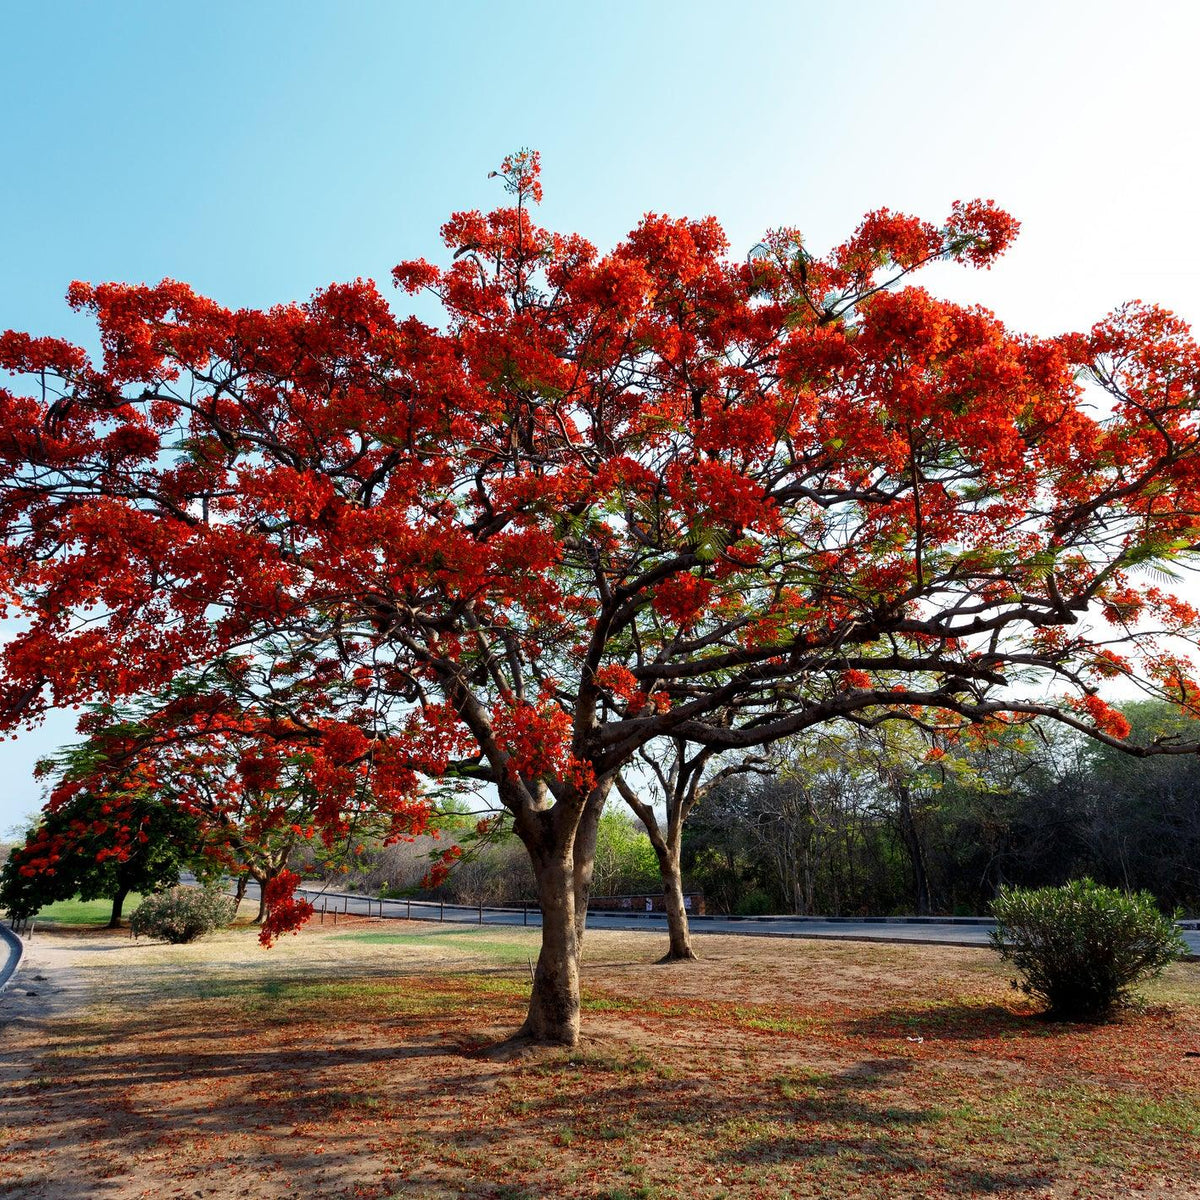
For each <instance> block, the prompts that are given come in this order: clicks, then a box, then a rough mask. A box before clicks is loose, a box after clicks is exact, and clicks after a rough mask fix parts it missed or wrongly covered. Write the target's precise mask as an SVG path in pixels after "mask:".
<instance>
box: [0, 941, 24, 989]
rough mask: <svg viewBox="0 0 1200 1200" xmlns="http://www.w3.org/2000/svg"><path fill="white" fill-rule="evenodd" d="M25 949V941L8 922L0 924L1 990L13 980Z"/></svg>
mask: <svg viewBox="0 0 1200 1200" xmlns="http://www.w3.org/2000/svg"><path fill="white" fill-rule="evenodd" d="M24 951H25V943H24V942H22V941H21V939H20V938H19V937H17V935H16V934H15V933H13V932H12V931H11V930H10V929H9V928H8V925H7V924H0V992H2V991H4V989H5V988H6V987H8V985H9V984H10V983H11V982H12V980H13V976H14V975H15V974H16V973H17V967H18V966H19V965H20V962H21V956H22V955H23V953H24Z"/></svg>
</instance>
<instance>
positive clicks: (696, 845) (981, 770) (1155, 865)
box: [6, 702, 1200, 915]
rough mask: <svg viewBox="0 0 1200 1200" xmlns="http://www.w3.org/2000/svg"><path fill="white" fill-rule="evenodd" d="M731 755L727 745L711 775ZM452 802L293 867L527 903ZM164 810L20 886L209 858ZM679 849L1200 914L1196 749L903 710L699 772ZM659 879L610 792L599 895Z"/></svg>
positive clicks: (709, 895) (953, 906)
mask: <svg viewBox="0 0 1200 1200" xmlns="http://www.w3.org/2000/svg"><path fill="white" fill-rule="evenodd" d="M1122 712H1123V713H1124V715H1125V717H1126V719H1127V720H1129V722H1130V725H1131V726H1132V728H1133V735H1134V736H1135V737H1139V738H1151V737H1156V736H1163V735H1167V736H1170V735H1171V734H1173V733H1175V734H1178V735H1179V736H1180V737H1186V736H1187V731H1186V728H1185V725H1184V724H1183V722H1184V720H1185V719H1184V718H1181V717H1179V716H1178V715H1177V713H1175V712H1173V711H1172V710H1171V709H1169V708H1168V707H1167V706H1165V705H1160V704H1156V703H1151V702H1144V703H1135V704H1129V705H1126V706H1124V708H1123V709H1122ZM1192 736H1194V734H1193V735H1192ZM727 767H728V764H724V766H722V764H721V763H720V762H719V761H718V762H717V763H716V764H715V765H714V772H715V771H716V770H721V769H727ZM643 782H646V783H648V780H646V781H643ZM648 793H649V789H647V794H648ZM89 803H90V804H91V805H92V807H95V808H97V810H98V808H99V807H100V806H101V805H102V804H103V797H84V796H81V797H80V798H79V800H78V801H77V802H76V804H74V805H73V806H72V807H71V809H70V810H69V811H66V812H64V813H63V814H62V815H61V816H60V817H58V818H54V819H57V820H60V821H61V820H70V819H78V818H79V817H80V816H83V817H85V818H91V817H94V816H95V814H94V813H91V812H89V811H85V810H87V807H88V804H89ZM460 807H462V811H456V808H455V805H454V804H453V803H449V804H447V805H446V806H445V809H444V811H443V813H442V815H441V817H440V818H439V821H438V823H437V824H438V829H437V833H436V835H433V834H429V835H423V836H421V837H418V838H416V839H412V840H401V841H398V842H393V843H390V844H389V843H388V842H387V841H386V840H385V839H384V838H383V837H380V836H372V835H371V834H370V832H369V831H364V832H363V833H361V834H356V835H355V836H352V837H349V838H347V839H345V840H343V841H341V842H339V843H338V844H336V845H335V846H333V847H332V848H327V847H324V846H322V844H321V843H320V841H319V840H307V839H299V842H298V844H297V845H295V847H294V848H292V849H291V858H290V862H289V864H288V865H289V866H290V868H291V869H292V870H295V871H297V872H299V873H300V874H301V875H303V876H304V877H305V878H307V879H317V880H323V881H325V882H326V883H327V884H328V885H329V886H330V887H331V889H333V890H353V891H363V892H367V893H369V894H372V895H392V896H403V895H411V896H414V897H418V898H426V899H445V900H448V901H454V902H457V903H463V904H521V903H526V902H532V901H533V900H534V897H535V895H536V888H535V884H534V879H533V874H532V871H531V870H530V867H529V863H528V856H527V855H526V854H525V853H524V851H523V849H522V847H521V845H520V843H519V842H518V841H517V840H516V839H515V838H513V837H512V836H511V832H510V831H509V830H507V829H506V828H505V827H504V826H503V825H498V826H493V825H487V826H485V827H484V832H482V833H480V832H479V831H478V829H477V817H478V814H477V813H472V812H469V811H467V810H466V807H465V805H464V806H460ZM76 809H78V810H79V811H75V810H76ZM148 811H149V810H148ZM154 816H155V820H154V822H153V823H151V822H149V821H148V822H147V825H146V828H147V830H148V831H149V832H150V833H151V835H152V836H151V837H150V838H149V840H148V841H147V842H146V843H144V853H143V854H142V855H140V856H139V857H137V858H135V859H134V861H133V862H132V863H130V864H128V865H127V864H119V863H116V862H115V861H109V862H107V863H103V864H96V863H95V862H94V857H93V853H92V850H93V848H91V847H90V846H89V847H88V849H87V851H86V853H85V854H84V855H83V858H82V860H81V863H80V864H79V869H78V871H77V873H76V876H69V873H68V872H66V871H64V876H69V877H67V878H62V879H59V880H57V882H56V883H55V884H54V886H53V887H50V886H49V883H50V881H49V880H47V879H45V878H40V879H38V880H37V881H36V886H34V885H35V881H34V880H32V879H29V878H25V879H20V878H19V877H18V876H17V873H16V871H15V869H14V868H13V867H10V868H9V869H8V871H7V875H8V876H9V883H8V887H7V889H6V890H7V892H8V893H9V894H8V896H7V898H8V900H9V901H10V902H11V901H12V900H13V899H15V898H16V895H17V892H18V890H24V889H29V890H39V891H45V892H46V895H45V897H44V901H43V902H46V903H48V902H49V901H50V900H51V899H57V898H64V897H65V896H66V895H67V894H69V893H70V892H72V891H79V892H82V893H84V894H85V896H95V895H105V896H108V897H109V898H118V899H119V898H120V897H121V896H122V895H123V892H124V890H127V889H128V887H129V886H133V887H134V888H135V889H145V890H148V889H150V888H151V887H155V886H167V885H168V884H170V883H171V882H174V879H175V877H176V875H177V872H178V869H179V868H180V867H181V866H182V867H185V868H186V867H187V866H188V865H189V864H194V863H195V862H196V861H199V860H200V857H201V855H200V847H199V845H195V846H193V845H191V844H189V829H192V827H193V825H194V822H193V823H192V824H189V823H188V822H185V821H178V820H177V821H174V822H173V823H170V825H169V826H168V825H167V824H166V823H163V822H160V821H159V820H158V814H157V811H155V813H154ZM38 828H39V827H38V826H36V825H35V826H34V827H32V828H31V830H30V832H29V834H28V839H29V840H30V841H33V840H34V839H35V838H36V836H37V831H38ZM289 847H290V843H289ZM453 848H459V849H461V851H462V853H461V857H457V855H458V852H459V851H458V849H454V853H453V854H451V855H450V858H451V859H452V860H453V869H452V870H450V871H449V872H448V873H446V874H444V875H443V874H442V873H441V872H439V871H437V870H434V869H433V868H434V867H435V865H436V864H437V863H438V862H439V861H442V860H444V859H445V858H446V856H447V850H448V849H453ZM139 849H142V847H139ZM143 858H144V859H145V860H146V861H145V862H144V863H143V861H142V859H143ZM681 858H682V865H683V875H684V887H685V889H686V890H688V891H699V892H703V893H704V896H705V901H706V904H707V908H708V911H709V912H731V913H744V914H749V913H765V912H779V913H783V912H795V913H806V914H828V915H855V914H893V913H896V914H899V913H945V914H960V915H968V914H980V913H985V912H987V910H988V906H989V905H990V903H991V901H992V900H993V899H994V898H995V896H996V894H997V892H998V891H999V889H1000V887H1001V886H1002V885H1004V884H1018V885H1022V886H1029V887H1036V886H1043V885H1049V884H1060V883H1063V882H1065V881H1066V880H1068V879H1074V878H1079V877H1081V876H1084V875H1090V876H1092V877H1093V878H1095V879H1097V880H1099V881H1100V882H1102V883H1106V884H1109V885H1112V886H1116V887H1120V888H1123V889H1126V890H1135V891H1136V890H1143V889H1144V890H1147V891H1150V892H1152V893H1153V894H1154V895H1155V896H1156V897H1157V898H1158V900H1159V902H1160V904H1161V905H1162V906H1163V907H1164V908H1165V909H1167V910H1172V909H1174V908H1177V907H1178V908H1182V909H1184V910H1185V911H1187V912H1189V913H1194V912H1197V911H1200V763H1198V762H1197V761H1196V760H1195V759H1193V758H1191V757H1164V758H1153V759H1149V760H1145V759H1131V758H1129V757H1127V756H1125V755H1123V754H1121V753H1120V752H1118V751H1115V750H1111V749H1109V748H1107V747H1105V746H1102V745H1099V744H1097V743H1096V742H1094V741H1092V740H1091V739H1088V738H1084V737H1082V736H1078V735H1074V734H1071V733H1070V732H1065V731H1063V730H1061V729H1060V728H1057V727H1053V728H1046V727H1043V726H1040V725H1023V726H1014V727H1013V728H1012V729H1011V731H1010V733H1009V734H1008V735H1007V736H1005V737H1003V738H1000V739H994V738H993V739H986V738H983V737H980V738H978V739H970V738H966V739H958V740H957V741H955V742H953V743H949V744H948V743H946V742H945V741H944V740H942V739H940V738H939V737H938V736H937V735H936V734H933V735H930V734H927V733H922V732H921V731H919V730H918V729H917V728H916V727H915V726H912V725H906V724H899V723H895V722H891V723H887V724H885V725H882V726H880V727H878V728H876V729H873V730H864V729H860V728H856V727H854V726H850V725H846V726H834V727H832V728H831V729H830V730H827V731H824V732H822V733H821V734H820V736H818V737H813V738H810V739H807V740H806V741H803V742H798V743H793V744H787V745H784V746H782V747H780V748H779V750H778V752H777V753H776V755H775V756H774V758H773V760H772V762H771V763H770V765H769V767H759V768H758V769H757V770H756V771H754V772H747V773H744V774H729V775H728V776H727V777H725V778H722V779H720V780H718V781H717V782H716V783H715V784H714V786H712V787H711V788H709V789H707V790H706V791H705V792H704V795H703V799H702V800H701V801H700V802H699V803H698V804H697V805H696V807H695V809H694V810H693V811H691V812H690V814H689V817H688V820H687V821H686V823H685V825H684V829H683V838H682V855H681ZM243 865H244V864H243ZM118 867H119V868H120V870H118ZM131 872H135V873H136V872H142V873H144V875H145V878H143V877H142V874H141V873H139V874H138V877H137V878H136V879H135V880H132V884H130V881H129V880H127V879H126V876H130V875H131ZM72 880H73V881H72ZM661 890H662V882H661V877H660V870H659V863H658V861H657V859H656V855H655V852H654V849H653V847H652V845H651V841H650V839H649V837H648V836H647V834H646V832H645V830H644V829H643V828H642V826H641V824H640V823H639V822H638V821H637V820H636V819H635V818H634V817H633V816H632V814H631V813H630V812H629V811H628V810H627V809H626V808H625V806H624V805H616V804H614V803H610V805H609V807H608V808H607V809H606V810H605V813H604V815H603V817H602V819H601V822H600V828H599V833H598V837H597V846H596V867H595V879H594V893H595V895H597V896H615V895H629V894H634V895H640V894H652V893H653V894H657V893H658V892H661ZM51 892H53V893H54V894H53V895H51V894H50V893H51ZM117 911H118V912H119V909H118V910H117Z"/></svg>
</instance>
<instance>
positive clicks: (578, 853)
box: [571, 787, 608, 954]
mask: <svg viewBox="0 0 1200 1200" xmlns="http://www.w3.org/2000/svg"><path fill="white" fill-rule="evenodd" d="M607 798H608V788H607V787H603V788H594V789H593V790H592V793H591V795H590V796H588V800H587V804H586V805H585V806H584V810H583V815H582V816H581V817H580V818H579V825H578V826H577V827H576V829H575V837H574V840H573V841H572V844H571V863H572V892H573V895H574V910H575V916H574V920H575V944H576V952H577V954H580V953H582V952H583V934H584V930H585V929H586V928H587V910H588V900H589V899H590V898H591V894H592V875H593V873H594V872H595V867H596V838H597V836H598V834H599V832H600V814H601V813H603V812H604V802H605V800H606V799H607Z"/></svg>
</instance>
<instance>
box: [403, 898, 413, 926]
mask: <svg viewBox="0 0 1200 1200" xmlns="http://www.w3.org/2000/svg"><path fill="white" fill-rule="evenodd" d="M404 918H405V920H407V921H411V920H412V897H411V896H409V898H408V899H407V900H405V902H404Z"/></svg>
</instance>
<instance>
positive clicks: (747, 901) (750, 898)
mask: <svg viewBox="0 0 1200 1200" xmlns="http://www.w3.org/2000/svg"><path fill="white" fill-rule="evenodd" d="M771 908H772V905H771V897H770V896H769V895H767V893H766V892H765V891H763V889H762V888H751V889H750V891H748V892H746V893H744V894H743V895H742V897H741V899H740V900H738V902H737V907H736V908H735V909H734V910H733V911H734V914H735V915H736V916H739V917H763V916H766V915H767V913H769V912H770V911H771Z"/></svg>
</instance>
